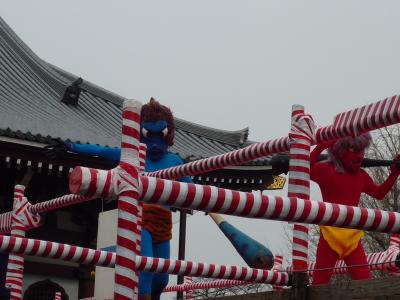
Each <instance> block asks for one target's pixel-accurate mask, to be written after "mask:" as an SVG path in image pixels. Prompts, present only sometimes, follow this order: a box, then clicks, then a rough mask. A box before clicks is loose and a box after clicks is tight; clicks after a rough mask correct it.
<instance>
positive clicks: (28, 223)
mask: <svg viewBox="0 0 400 300" xmlns="http://www.w3.org/2000/svg"><path fill="white" fill-rule="evenodd" d="M24 194H25V187H24V186H23V185H16V186H15V187H14V203H13V214H12V220H11V235H12V236H16V237H25V232H26V230H28V229H30V228H35V227H38V226H39V223H40V216H38V215H33V214H32V213H30V212H29V210H28V207H29V206H30V203H29V202H28V200H27V199H26V198H25V197H24ZM23 279H24V256H23V254H10V255H9V257H8V264H7V274H6V280H5V282H6V287H7V288H9V289H10V299H11V300H22V285H23Z"/></svg>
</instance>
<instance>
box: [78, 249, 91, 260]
mask: <svg viewBox="0 0 400 300" xmlns="http://www.w3.org/2000/svg"><path fill="white" fill-rule="evenodd" d="M88 253H89V251H88V249H87V248H83V249H82V253H81V256H80V258H79V261H80V262H83V261H85V259H86V258H87V256H88Z"/></svg>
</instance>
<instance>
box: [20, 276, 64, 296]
mask: <svg viewBox="0 0 400 300" xmlns="http://www.w3.org/2000/svg"><path fill="white" fill-rule="evenodd" d="M56 292H61V299H62V300H69V297H68V295H67V293H66V292H65V290H64V289H63V288H62V287H61V286H60V285H58V284H57V283H55V282H53V281H51V280H49V279H46V280H43V281H39V282H36V283H33V284H31V285H30V286H29V287H28V289H27V290H26V292H25V294H24V300H54V296H55V294H56Z"/></svg>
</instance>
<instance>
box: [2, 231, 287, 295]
mask: <svg viewBox="0 0 400 300" xmlns="http://www.w3.org/2000/svg"><path fill="white" fill-rule="evenodd" d="M0 251H4V252H11V253H21V254H25V255H33V256H40V257H49V258H58V259H62V260H65V261H72V262H79V263H81V264H91V265H98V266H104V267H113V266H114V265H115V266H116V264H114V262H115V260H116V257H117V255H116V254H115V253H113V252H107V251H101V250H93V249H88V248H83V247H77V246H71V245H67V244H60V243H54V242H50V241H41V240H35V239H27V238H18V237H10V236H5V235H0ZM133 263H134V266H135V268H136V269H137V270H138V271H141V272H151V273H168V274H176V275H184V276H192V277H205V278H216V279H232V280H240V281H248V282H258V283H267V284H281V285H287V284H288V282H289V276H288V274H287V273H286V272H274V271H270V270H261V269H253V268H247V267H238V266H225V265H216V264H206V263H201V262H192V261H182V260H174V259H163V258H157V257H146V256H139V255H137V256H136V257H135V259H134V261H133ZM114 299H115V298H114Z"/></svg>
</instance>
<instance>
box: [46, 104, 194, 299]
mask: <svg viewBox="0 0 400 300" xmlns="http://www.w3.org/2000/svg"><path fill="white" fill-rule="evenodd" d="M174 135H175V122H174V117H173V115H172V112H171V110H170V109H169V108H168V107H166V106H164V105H161V104H160V103H159V102H157V101H156V100H154V99H153V98H151V99H150V102H149V103H147V104H145V105H143V107H142V112H141V141H142V142H144V143H146V146H147V152H146V163H145V171H146V172H152V171H158V170H162V169H166V168H170V167H174V166H177V165H180V164H182V160H181V158H180V157H179V156H178V155H176V154H172V153H170V152H168V147H169V146H172V145H173V142H174ZM63 146H64V148H67V149H66V150H69V151H72V152H75V153H78V154H84V155H91V156H99V157H102V158H104V159H107V160H109V161H113V162H115V163H118V162H119V160H120V155H121V151H120V149H119V148H107V147H101V146H97V145H90V144H74V143H65V144H64V145H63ZM54 150H55V149H52V147H49V148H48V152H51V151H53V152H54ZM180 181H184V182H191V179H190V177H184V178H181V179H180ZM142 228H143V229H142V253H141V254H142V255H143V256H150V257H160V258H170V240H171V238H172V216H171V211H170V210H169V209H168V208H165V207H161V206H159V205H155V204H144V206H143V218H142ZM167 283H168V274H153V273H144V272H142V273H141V274H140V277H139V300H141V299H146V300H147V299H149V300H150V299H152V300H157V299H160V295H161V293H162V291H163V289H164V288H165V287H166V285H167Z"/></svg>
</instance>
